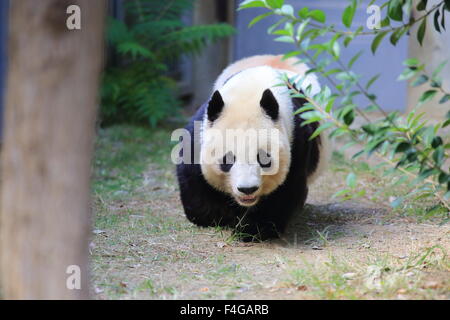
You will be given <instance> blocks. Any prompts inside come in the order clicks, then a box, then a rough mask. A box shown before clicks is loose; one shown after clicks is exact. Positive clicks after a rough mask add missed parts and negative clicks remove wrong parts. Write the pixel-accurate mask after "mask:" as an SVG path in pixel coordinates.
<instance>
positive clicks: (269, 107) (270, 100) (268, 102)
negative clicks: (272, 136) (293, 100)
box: [259, 89, 279, 121]
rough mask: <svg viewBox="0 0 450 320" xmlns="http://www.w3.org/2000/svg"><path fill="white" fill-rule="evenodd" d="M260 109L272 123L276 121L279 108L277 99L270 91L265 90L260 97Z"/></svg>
mask: <svg viewBox="0 0 450 320" xmlns="http://www.w3.org/2000/svg"><path fill="white" fill-rule="evenodd" d="M259 104H260V105H261V107H262V108H263V109H264V111H265V112H266V114H267V115H268V116H269V117H270V118H272V120H273V121H276V120H277V119H278V111H279V106H278V102H277V99H275V97H274V96H273V93H272V91H270V89H266V90H265V91H264V93H263V95H262V98H261V101H260V102H259Z"/></svg>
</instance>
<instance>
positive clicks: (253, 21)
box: [248, 11, 273, 28]
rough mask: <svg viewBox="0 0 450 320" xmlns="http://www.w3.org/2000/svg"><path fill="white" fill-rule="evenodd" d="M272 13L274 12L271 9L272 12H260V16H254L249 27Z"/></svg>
mask: <svg viewBox="0 0 450 320" xmlns="http://www.w3.org/2000/svg"><path fill="white" fill-rule="evenodd" d="M272 14H273V12H272V11H270V12H267V13H263V14H260V15H259V16H256V17H255V18H253V20H252V21H250V23H249V24H248V27H249V28H250V27H251V26H253V25H254V24H255V23H257V22H258V21H261V20H262V19H264V18H267V17H268V16H270V15H272Z"/></svg>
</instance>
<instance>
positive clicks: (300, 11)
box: [298, 7, 309, 19]
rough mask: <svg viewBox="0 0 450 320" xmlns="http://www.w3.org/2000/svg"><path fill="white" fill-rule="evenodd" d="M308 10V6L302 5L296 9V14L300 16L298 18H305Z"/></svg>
mask: <svg viewBox="0 0 450 320" xmlns="http://www.w3.org/2000/svg"><path fill="white" fill-rule="evenodd" d="M308 12H309V9H308V7H303V8H301V9H300V10H299V11H298V15H299V16H300V18H302V19H306V18H308Z"/></svg>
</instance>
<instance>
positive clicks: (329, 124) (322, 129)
mask: <svg viewBox="0 0 450 320" xmlns="http://www.w3.org/2000/svg"><path fill="white" fill-rule="evenodd" d="M332 126H333V123H331V122H325V123H323V124H321V125H320V126H319V127H318V128H317V129H316V130H315V131H314V133H313V134H312V135H311V136H310V137H309V140H312V139H314V138H315V137H317V136H318V135H319V134H321V133H322V132H323V131H324V130H326V129H328V128H331V127H332Z"/></svg>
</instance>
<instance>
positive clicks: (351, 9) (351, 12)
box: [342, 0, 357, 28]
mask: <svg viewBox="0 0 450 320" xmlns="http://www.w3.org/2000/svg"><path fill="white" fill-rule="evenodd" d="M356 6H357V3H356V0H352V3H351V4H350V5H349V6H348V7H347V8H345V10H344V12H343V14H342V23H343V24H344V25H345V26H346V27H347V28H350V27H351V25H352V21H353V17H354V16H355V12H356Z"/></svg>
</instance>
